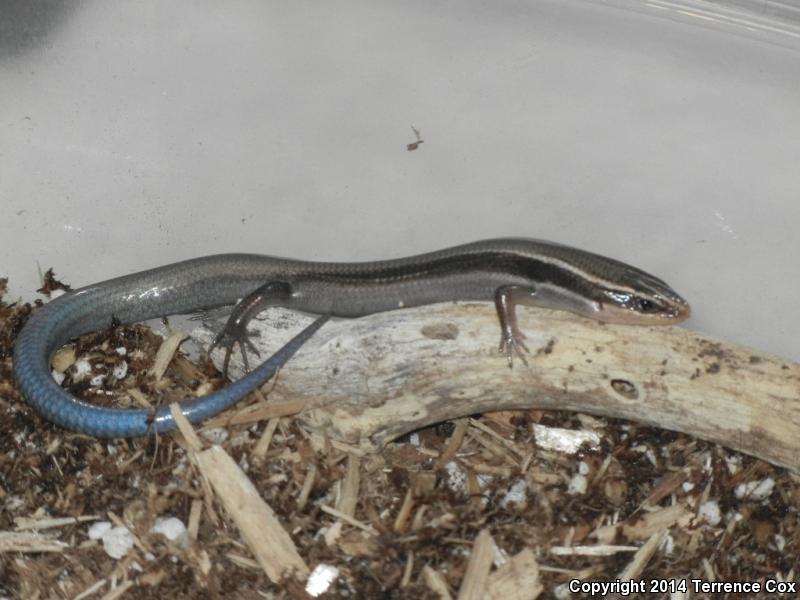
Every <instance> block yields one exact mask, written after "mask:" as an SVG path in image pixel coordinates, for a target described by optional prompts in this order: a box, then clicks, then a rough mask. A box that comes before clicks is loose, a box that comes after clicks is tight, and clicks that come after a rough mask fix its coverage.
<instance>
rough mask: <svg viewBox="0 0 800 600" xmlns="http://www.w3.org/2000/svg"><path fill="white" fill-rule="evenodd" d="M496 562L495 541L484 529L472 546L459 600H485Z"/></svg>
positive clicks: (459, 592)
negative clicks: (494, 562) (491, 572)
mask: <svg viewBox="0 0 800 600" xmlns="http://www.w3.org/2000/svg"><path fill="white" fill-rule="evenodd" d="M493 560H494V540H493V539H492V536H491V534H490V533H489V530H488V529H482V530H481V532H480V533H479V534H478V535H477V536H476V537H475V541H474V542H473V544H472V553H471V554H470V556H469V562H468V563H467V571H466V573H464V579H462V580H461V587H460V588H459V590H458V600H483V599H484V598H486V586H487V583H488V581H489V569H491V568H492V562H493Z"/></svg>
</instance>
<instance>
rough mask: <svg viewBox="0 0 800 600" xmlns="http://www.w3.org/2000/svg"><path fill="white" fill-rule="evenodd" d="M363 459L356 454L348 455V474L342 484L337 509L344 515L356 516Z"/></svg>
mask: <svg viewBox="0 0 800 600" xmlns="http://www.w3.org/2000/svg"><path fill="white" fill-rule="evenodd" d="M360 469H361V459H360V458H359V457H358V456H356V455H355V454H348V455H347V473H345V476H344V481H343V482H342V488H341V494H340V496H339V502H338V503H337V506H336V508H337V509H338V510H339V512H341V513H342V514H345V515H347V516H348V517H352V516H353V515H355V514H356V504H357V503H358V487H359V485H360V482H361V475H360V472H359V471H360Z"/></svg>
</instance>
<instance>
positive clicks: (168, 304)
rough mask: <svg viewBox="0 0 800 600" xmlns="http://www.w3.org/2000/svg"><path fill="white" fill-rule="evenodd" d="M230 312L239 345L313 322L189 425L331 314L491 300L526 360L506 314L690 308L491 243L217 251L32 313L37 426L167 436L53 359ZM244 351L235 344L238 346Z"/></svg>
mask: <svg viewBox="0 0 800 600" xmlns="http://www.w3.org/2000/svg"><path fill="white" fill-rule="evenodd" d="M239 299H242V300H241V301H240V302H239V303H238V304H237V305H236V307H235V308H234V310H233V313H232V315H231V317H230V319H229V321H228V324H227V326H226V328H225V329H224V330H223V334H222V335H221V336H220V337H219V338H218V342H219V343H224V344H225V345H226V346H227V347H228V351H227V352H226V365H227V359H228V356H229V354H230V348H231V347H232V346H233V344H235V343H239V344H241V345H245V344H246V343H247V330H246V327H247V322H248V321H249V320H250V319H251V318H252V317H253V316H254V315H255V314H256V313H257V312H259V311H260V310H262V309H263V308H265V307H267V306H276V305H280V306H284V307H288V308H293V309H298V310H302V311H306V312H310V313H315V314H318V315H322V316H321V317H320V318H318V319H317V320H316V321H314V322H313V323H312V324H311V325H309V326H308V327H307V328H306V329H305V330H303V331H302V332H300V333H299V334H298V335H297V336H295V337H294V338H293V339H291V340H290V341H289V342H288V343H287V344H286V345H285V346H283V347H282V348H281V349H280V350H278V352H277V353H276V354H274V355H273V356H272V357H270V358H269V359H268V360H267V361H266V362H264V363H263V364H262V365H261V366H259V367H258V368H257V369H256V370H254V371H252V372H250V373H249V374H248V375H246V376H245V377H243V378H242V379H240V380H238V381H237V382H235V383H233V384H231V385H229V386H228V387H226V388H224V389H222V390H220V391H217V392H215V393H212V394H209V395H207V396H204V397H202V398H197V399H193V400H190V401H188V402H184V403H182V405H181V406H182V409H183V411H184V413H185V414H186V415H187V417H188V418H189V420H190V421H192V422H198V421H201V420H204V419H207V418H209V417H211V416H213V415H214V414H216V413H218V412H220V411H221V410H224V409H225V408H227V407H229V406H231V405H233V404H235V403H236V402H238V401H239V400H240V399H242V398H243V397H244V396H245V395H247V394H248V393H249V392H250V391H252V390H253V389H254V388H256V387H258V386H259V385H261V384H262V383H263V382H265V381H266V380H267V379H269V377H271V376H272V375H273V374H274V372H275V371H276V370H277V368H278V367H280V366H281V365H282V364H284V363H285V362H286V361H287V360H289V359H290V358H291V356H292V355H293V354H294V353H295V352H296V351H297V350H298V349H299V348H300V347H301V346H302V345H303V343H305V341H306V340H307V339H308V338H309V337H310V336H311V335H312V334H313V333H314V332H315V331H316V330H317V329H319V327H321V326H322V324H323V323H324V321H325V320H326V319H327V318H328V315H334V316H339V317H358V316H362V315H367V314H371V313H376V312H382V311H387V310H393V309H397V308H403V307H410V306H419V305H424V304H431V303H435V302H445V301H454V300H484V301H494V303H495V307H496V309H497V314H498V317H499V320H500V328H501V342H500V349H501V350H502V351H503V352H504V353H505V354H506V355H507V356H508V360H509V363H510V361H511V357H512V355H513V354H514V353H516V354H518V355H519V356H523V355H522V353H521V349H525V347H524V341H523V340H524V336H523V334H522V333H521V331H520V330H519V328H518V326H517V320H516V316H515V310H514V309H515V306H516V305H517V304H531V305H536V306H543V307H548V308H555V309H561V310H567V311H571V312H573V313H577V314H579V315H582V316H584V317H590V318H594V319H598V320H601V321H607V322H616V323H628V324H638V325H659V324H671V323H677V322H679V321H682V320H684V319H686V318H687V317H688V316H689V313H690V309H689V305H688V304H687V302H686V301H685V300H684V299H683V298H681V297H680V296H679V295H678V294H677V293H676V292H675V291H674V290H673V289H672V288H670V287H669V286H668V285H667V284H666V283H664V282H663V281H662V280H661V279H658V278H657V277H654V276H652V275H649V274H648V273H645V272H644V271H641V270H639V269H637V268H635V267H632V266H629V265H627V264H624V263H621V262H618V261H616V260H613V259H610V258H606V257H603V256H599V255H597V254H592V253H589V252H585V251H583V250H579V249H576V248H571V247H568V246H562V245H559V244H554V243H550V242H544V241H539V240H529V239H495V240H485V241H480V242H474V243H470V244H465V245H461V246H456V247H453V248H448V249H445V250H439V251H436V252H430V253H427V254H420V255H416V256H411V257H407V258H398V259H394V260H384V261H375V262H353V263H341V262H339V263H334V262H308V261H299V260H291V259H285V258H276V257H272V256H261V255H254V254H221V255H216V256H208V257H203V258H196V259H192V260H187V261H184V262H179V263H175V264H170V265H165V266H162V267H158V268H156V269H151V270H148V271H142V272H140V273H134V274H131V275H126V276H123V277H119V278H116V279H110V280H108V281H104V282H101V283H97V284H94V285H89V286H87V287H84V288H81V289H78V290H75V291H73V292H69V293H67V294H65V295H63V296H61V297H59V298H57V299H55V300H53V301H52V302H50V303H48V304H46V305H45V306H44V307H42V308H41V309H39V310H38V311H36V313H35V314H34V315H33V316H32V317H31V318H30V319H29V321H28V323H27V324H26V325H25V327H24V328H23V330H22V331H21V332H20V335H19V337H18V339H17V342H16V345H15V348H14V375H15V378H16V380H17V383H18V385H19V387H20V389H21V390H22V393H23V394H24V396H25V398H26V399H27V401H28V402H29V403H30V404H31V405H32V406H33V407H34V408H35V409H36V410H37V411H38V412H39V413H40V414H42V415H43V416H44V417H45V418H47V419H49V420H50V421H53V422H54V423H57V424H59V425H61V426H64V427H66V428H69V429H73V430H76V431H79V432H83V433H87V434H90V435H94V436H98V437H134V436H141V435H146V434H148V433H152V432H164V431H168V430H170V429H172V428H174V425H175V424H174V422H173V419H172V416H171V414H170V413H169V408H168V407H161V408H160V409H158V410H157V411H155V412H151V411H147V410H141V409H139V410H137V409H111V408H102V407H97V406H94V405H91V404H89V403H86V402H84V401H82V400H79V399H77V398H75V397H74V396H72V395H71V394H69V393H68V392H67V391H65V390H64V389H62V388H61V387H60V386H59V385H58V384H57V383H56V382H55V380H54V379H53V377H52V375H51V372H50V360H51V358H52V356H53V354H54V352H55V351H56V350H57V349H58V348H60V347H61V346H62V345H63V344H65V343H66V342H68V341H69V340H70V339H73V338H75V337H77V336H80V335H83V334H86V333H89V332H92V331H97V330H100V329H103V328H105V327H108V326H110V325H111V324H112V321H115V322H118V323H122V324H126V323H133V322H138V321H143V320H146V319H150V318H155V317H161V316H165V315H171V314H179V313H189V312H195V311H197V310H202V309H210V308H215V307H220V306H229V305H233V304H235V303H236V302H237V300H239ZM242 350H244V348H242Z"/></svg>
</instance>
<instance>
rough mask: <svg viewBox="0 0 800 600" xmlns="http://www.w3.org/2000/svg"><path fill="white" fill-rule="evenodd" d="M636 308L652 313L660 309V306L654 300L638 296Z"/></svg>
mask: <svg viewBox="0 0 800 600" xmlns="http://www.w3.org/2000/svg"><path fill="white" fill-rule="evenodd" d="M635 304H636V310H638V311H639V312H643V313H652V312H656V311H657V310H658V306H656V303H655V302H653V301H652V300H648V299H647V298H636V300H635Z"/></svg>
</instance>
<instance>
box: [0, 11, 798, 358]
mask: <svg viewBox="0 0 800 600" xmlns="http://www.w3.org/2000/svg"><path fill="white" fill-rule="evenodd" d="M794 8H795V5H794V4H793V3H786V2H784V3H776V2H746V1H738V2H733V3H722V2H721V3H707V2H694V1H685V2H672V1H662V0H653V1H648V2H638V1H634V0H631V1H626V0H617V1H611V0H609V1H588V0H541V1H536V2H533V1H529V2H521V1H513V0H512V1H504V2H499V1H496V0H486V1H477V0H472V1H466V2H454V1H447V2H433V3H432V2H429V1H422V0H418V1H414V0H409V1H404V2H388V1H386V2H380V1H378V2H375V1H369V2H367V1H364V2H348V1H345V2H337V3H318V2H314V3H312V2H305V1H297V2H292V3H273V2H262V1H260V0H259V1H256V0H252V1H239V2H226V3H222V4H220V3H215V2H200V1H195V2H190V1H187V0H180V1H175V2H169V3H163V2H157V1H155V0H144V1H136V2H133V1H104V2H100V1H92V0H87V1H83V2H42V1H38V2H37V1H33V2H23V1H22V0H17V1H12V2H6V3H5V8H4V11H5V12H4V15H3V19H2V24H0V90H1V91H2V93H0V131H2V134H0V202H1V203H2V204H0V206H1V209H0V210H1V212H0V275H6V276H9V277H11V284H12V285H11V295H12V297H16V296H21V297H23V298H24V299H32V298H33V297H34V291H33V290H34V289H35V288H36V287H37V286H38V283H37V277H38V275H37V264H38V265H41V267H43V268H44V267H49V266H54V267H55V268H56V270H57V273H58V275H59V276H61V277H63V278H65V279H66V280H68V281H70V282H71V283H73V284H76V285H81V284H86V283H90V282H93V281H97V280H100V279H104V278H107V277H111V276H114V275H120V274H124V273H128V272H132V271H135V270H140V269H142V268H146V267H151V266H156V265H159V264H163V263H165V262H171V261H175V260H179V259H184V258H189V257H192V256H197V255H203V254H210V253H216V252H227V251H254V252H263V253H270V254H279V255H287V256H297V257H302V258H308V259H320V260H324V259H329V260H333V259H336V260H368V259H375V258H388V257H393V256H398V255H406V254H411V253H416V252H421V251H425V250H429V249H434V248H438V247H442V246H446V245H449V244H454V243H458V242H463V241H469V240H472V239H479V238H485V237H492V236H503V235H514V236H527V237H538V238H545V239H552V240H557V241H560V242H564V243H568V244H573V245H577V246H580V247H583V248H586V249H590V250H593V251H596V252H600V253H603V254H608V255H610V256H614V257H617V258H620V259H622V260H626V261H627V262H631V263H633V264H636V265H637V266H640V267H642V268H645V269H647V270H649V271H652V272H654V273H655V274H657V275H660V276H661V277H663V278H664V279H666V280H667V281H669V282H670V283H671V284H673V286H674V287H675V288H676V289H678V291H680V292H681V293H682V294H683V295H684V296H686V297H687V298H688V299H689V300H690V301H691V302H692V304H693V307H694V317H693V319H692V320H691V321H690V322H689V323H688V324H687V326H688V327H691V328H695V329H698V330H701V331H705V332H710V333H713V334H715V335H718V336H724V337H727V338H729V339H732V340H735V341H738V342H741V343H746V344H750V345H753V346H756V347H758V348H761V349H764V350H768V351H772V352H775V353H778V354H782V355H784V356H786V357H789V358H792V359H795V360H800V342H798V340H797V338H798V332H800V316H798V309H797V307H798V305H800V281H799V280H798V273H797V267H796V261H797V257H798V256H800V235H798V225H800V179H798V152H797V149H798V143H800V116H799V114H798V110H800V109H798V107H800V43H798V40H799V39H800V35H798V32H800V28H798V27H797V21H796V20H795V19H794V16H795V15H796V14H797V13H796V12H793V9H794ZM748 11H749V12H748ZM411 125H414V126H415V127H417V128H419V129H420V130H421V133H422V137H423V139H424V140H425V141H424V143H423V144H422V145H421V146H420V148H419V150H417V151H415V152H408V151H406V148H405V145H406V144H407V143H409V142H412V141H414V134H413V132H412V131H411Z"/></svg>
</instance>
